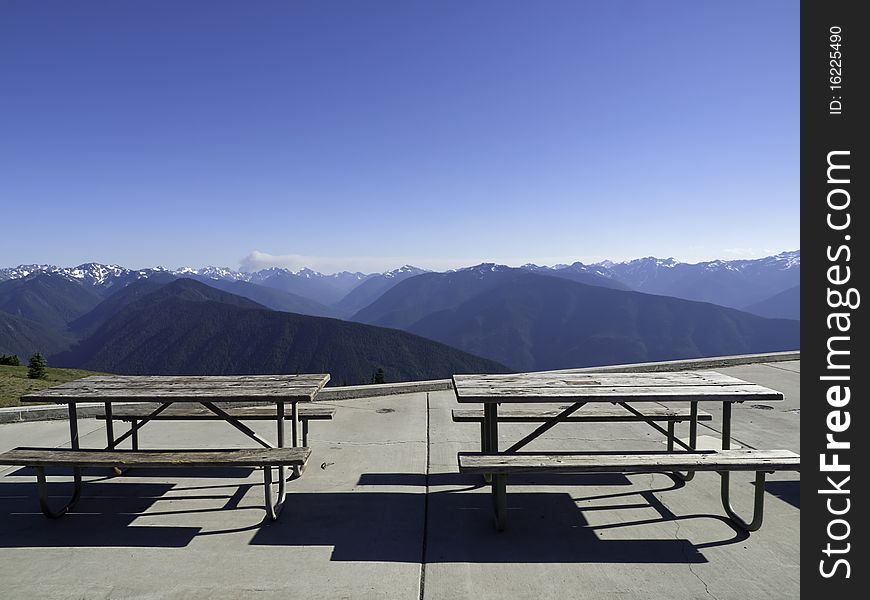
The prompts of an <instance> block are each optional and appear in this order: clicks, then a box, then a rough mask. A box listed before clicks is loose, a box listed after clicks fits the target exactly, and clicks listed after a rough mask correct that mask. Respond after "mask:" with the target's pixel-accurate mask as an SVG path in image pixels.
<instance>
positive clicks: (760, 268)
mask: <svg viewBox="0 0 870 600" xmlns="http://www.w3.org/2000/svg"><path fill="white" fill-rule="evenodd" d="M485 264H486V265H489V266H495V267H496V268H497V269H508V268H511V267H506V266H504V265H492V264H490V263H485ZM479 266H480V265H477V266H475V267H467V268H469V269H474V268H477V267H479ZM517 268H519V269H523V270H525V271H528V272H531V273H536V274H539V275H552V276H555V277H562V278H564V279H570V280H572V281H577V282H580V283H588V284H591V285H599V286H604V287H612V288H615V289H623V290H634V291H638V292H647V293H650V294H659V295H663V296H673V297H675V298H684V299H686V300H698V301H701V302H712V303H714V304H719V305H721V306H728V307H731V308H738V309H745V308H746V307H748V306H751V305H753V304H756V303H758V302H762V301H764V300H765V299H767V298H770V297H772V296H774V295H776V294H778V293H780V292H782V291H785V290H786V289H789V288H791V287H794V286H796V285H799V284H800V250H794V251H789V252H781V253H779V254H776V255H774V256H768V257H765V258H760V259H752V260H731V261H726V260H715V261H707V262H701V263H683V262H679V261H676V260H674V259H673V258H667V259H662V258H655V257H647V258H639V259H636V260H631V261H624V262H612V261H602V262H598V263H593V264H589V265H586V264H583V263H581V262H575V263H573V264H571V265H555V266H552V267H546V266H538V265H533V264H527V265H523V266H522V267H517ZM461 270H462V269H458V270H457V271H461ZM37 272H49V273H58V274H62V275H65V276H67V277H68V278H70V279H74V280H77V281H80V282H81V283H82V284H83V285H85V286H90V287H91V288H93V289H94V290H95V291H97V293H98V294H100V295H102V296H104V297H105V296H107V295H109V294H111V292H112V291H113V290H115V289H118V288H119V287H124V286H125V285H128V284H129V283H130V282H131V281H135V280H137V279H142V278H148V277H152V276H153V275H155V274H157V273H168V274H170V275H174V276H176V277H189V278H193V279H197V280H199V281H204V282H209V281H230V282H236V281H243V282H248V283H253V284H257V285H260V286H265V287H269V288H273V289H278V290H280V291H283V292H287V293H290V294H293V295H295V296H301V297H302V298H307V299H308V300H312V301H314V302H316V303H317V306H316V308H311V309H310V310H316V311H320V312H319V313H318V316H320V313H322V311H323V307H327V308H328V309H329V310H331V311H333V314H332V315H331V316H345V317H346V316H350V315H352V314H354V313H356V312H358V311H360V310H361V309H363V308H365V306H367V305H368V304H371V302H373V301H374V300H375V299H376V298H377V297H379V296H380V295H382V294H383V293H384V292H386V291H387V290H388V289H390V287H392V286H393V285H396V284H397V283H399V282H401V281H403V280H405V279H407V278H409V277H414V276H416V275H420V274H423V273H426V272H427V271H426V270H425V269H420V268H418V267H413V266H410V265H406V266H404V267H400V268H398V269H395V270H393V271H388V272H386V273H369V274H365V273H359V272H349V271H342V272H340V273H335V274H328V275H327V274H323V273H318V272H317V271H313V270H311V269H301V270H298V271H291V270H289V269H282V268H269V269H263V270H260V271H255V272H251V273H244V272H239V271H235V270H233V269H230V268H227V267H203V268H200V269H193V268H190V267H183V268H179V269H166V268H163V267H155V268H151V269H140V270H133V269H127V268H124V267H121V266H118V265H101V264H99V263H86V264H83V265H79V266H77V267H70V268H66V267H56V266H53V265H20V266H18V267H11V268H5V269H0V282H3V281H5V280H10V279H21V278H23V277H26V276H28V275H31V274H34V273H37ZM370 280H371V281H370ZM364 284H365V285H364ZM295 308H302V307H295ZM278 310H280V309H278ZM304 314H310V313H304ZM777 316H786V315H777Z"/></svg>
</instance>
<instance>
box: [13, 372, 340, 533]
mask: <svg viewBox="0 0 870 600" xmlns="http://www.w3.org/2000/svg"><path fill="white" fill-rule="evenodd" d="M328 381H329V375H328V374H303V375H226V376H150V375H149V376H136V375H94V376H91V377H85V378H83V379H77V380H75V381H70V382H67V383H64V384H61V385H58V386H55V387H52V388H48V389H45V390H40V391H38V392H33V393H31V394H27V395H25V396H23V397H22V398H21V401H22V402H40V403H44V402H53V403H56V404H66V405H67V406H68V407H69V431H70V449H71V450H73V451H77V450H79V449H80V444H79V434H78V415H77V411H76V405H77V404H81V403H89V402H102V403H103V404H104V407H105V420H106V440H107V444H106V447H105V448H104V449H103V451H104V452H103V454H100V453H98V452H95V451H91V452H90V453H89V457H88V460H89V461H90V462H89V463H88V464H94V461H99V460H102V459H109V458H110V457H116V456H121V454H120V453H119V452H118V451H117V447H118V445H119V444H120V443H121V442H123V441H124V440H126V439H127V438H128V437H131V436H135V435H136V433H137V432H138V430H139V429H141V428H142V427H143V426H145V425H146V424H147V423H148V422H149V421H151V420H153V419H155V418H156V417H159V415H160V414H161V413H163V412H164V411H167V409H169V408H170V407H171V406H172V405H173V404H177V403H186V404H188V405H190V404H199V405H200V406H202V407H203V408H204V409H205V410H207V411H209V412H210V413H213V414H214V416H215V418H217V419H220V420H223V421H225V422H226V423H228V424H229V425H231V426H232V427H234V428H236V429H238V430H239V431H241V432H242V433H244V434H245V435H246V436H248V437H249V438H251V439H252V440H254V441H255V442H257V443H258V444H259V445H260V446H262V447H264V448H269V449H276V448H278V449H280V448H285V447H286V444H285V437H286V436H285V421H286V419H285V405H286V404H289V405H290V407H291V411H290V415H289V416H290V419H289V420H290V422H291V444H290V447H291V448H299V447H300V446H299V441H300V440H299V412H298V408H297V405H298V403H299V402H308V401H312V400H314V397H315V396H316V395H317V393H318V392H319V391H320V390H321V389H323V387H324V386H325V385H326V384H327V382H328ZM120 403H123V404H131V403H149V404H153V403H157V404H158V406H156V408H154V410H153V411H152V412H150V413H149V414H148V415H146V416H144V417H143V418H142V419H141V420H138V421H136V422H135V423H134V424H133V426H131V428H130V430H129V431H127V432H125V433H124V434H123V435H120V436H118V437H116V436H115V434H114V427H113V419H112V406H113V405H114V404H120ZM264 404H266V405H271V406H274V407H275V421H276V425H277V440H276V443H274V444H273V443H272V442H270V441H268V440H266V439H264V438H262V437H261V436H260V435H258V434H257V433H256V432H254V431H253V430H252V429H251V428H250V427H248V426H247V425H245V424H244V423H242V420H244V416H240V415H239V414H238V413H237V412H234V414H230V412H228V411H230V410H231V409H232V408H233V407H249V406H252V405H264ZM199 452H201V450H199ZM217 452H218V454H215V455H214V457H218V456H220V454H219V452H220V451H217ZM224 452H225V453H226V456H227V460H228V461H230V462H232V460H238V456H239V452H238V451H237V450H235V451H234V450H226V451H224ZM180 454H181V453H176V454H175V456H172V455H167V457H168V458H166V459H165V460H166V461H167V464H172V465H176V464H183V463H184V462H185V461H184V460H179V456H180ZM273 454H274V455H275V456H276V457H277V458H276V459H275V460H276V461H279V462H280V461H284V462H280V464H279V462H275V463H274V464H276V465H277V466H278V472H279V476H278V487H279V489H278V497H277V501H276V502H271V501H270V498H269V490H268V489H267V491H266V493H267V506H266V508H267V512H268V513H269V515H270V517H272V518H275V517H276V516H277V512H278V511H279V510H280V507H281V505H282V503H283V500H284V497H285V492H286V490H285V480H286V477H285V471H284V468H285V467H284V465H285V464H292V465H293V469H294V470H295V471H296V473H297V474H298V473H299V472H301V465H299V464H298V461H297V462H293V463H291V462H288V461H290V460H291V459H294V457H296V455H295V454H288V453H283V452H278V453H273ZM32 455H33V452H31V453H30V454H29V455H24V454H23V455H22V457H17V458H19V459H21V460H24V458H26V457H28V456H31V457H32ZM73 456H75V455H73ZM161 456H163V455H161ZM197 456H199V455H193V456H192V458H193V459H194V460H196V461H199V462H197V463H196V464H201V459H197V458H196V457H197ZM242 456H245V455H244V454H242ZM266 456H268V455H264V457H261V458H258V460H260V461H262V460H265V459H266V458H265V457H266ZM214 457H212V458H214ZM13 458H14V457H13ZM182 458H184V457H182ZM188 458H191V457H188ZM58 460H67V459H58ZM148 460H151V461H152V462H153V461H154V460H157V459H155V458H153V456H152V457H151V458H150V459H149V454H147V453H143V454H142V457H141V458H135V459H130V463H129V464H145V462H146V461H148ZM161 460H163V459H161ZM34 464H35V463H34ZM258 464H262V463H258ZM265 470H266V471H267V472H268V471H270V470H271V469H270V467H265ZM266 477H267V481H268V480H269V479H270V477H271V475H270V474H269V475H267V476H266ZM74 481H75V493H74V498H75V499H77V498H78V495H79V492H80V489H81V468H80V466H76V467H75V468H74ZM268 487H269V485H268V483H267V488H268ZM41 500H42V498H41ZM69 507H70V505H67V506H66V507H64V509H62V510H61V511H49V512H51V513H53V514H49V516H57V515H59V514H63V513H64V512H66V511H67V510H68V509H69ZM43 508H44V512H45V509H46V508H47V504H44V505H43ZM46 514H48V512H47V513H46Z"/></svg>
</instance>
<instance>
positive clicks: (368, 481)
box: [357, 473, 631, 487]
mask: <svg viewBox="0 0 870 600" xmlns="http://www.w3.org/2000/svg"><path fill="white" fill-rule="evenodd" d="M510 484H511V486H515V485H580V486H582V485H631V481H630V480H629V479H628V478H627V477H626V476H625V475H622V474H619V473H592V474H589V473H579V474H574V473H520V474H516V475H511V479H510ZM357 485H383V486H409V487H410V486H416V487H426V486H427V485H428V486H429V487H441V486H466V487H482V486H483V485H485V484H484V481H483V476H481V475H475V474H468V473H430V474H429V475H428V477H427V475H426V474H425V473H363V474H362V475H360V478H359V482H358V483H357Z"/></svg>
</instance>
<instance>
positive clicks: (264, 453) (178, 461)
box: [0, 447, 311, 468]
mask: <svg viewBox="0 0 870 600" xmlns="http://www.w3.org/2000/svg"><path fill="white" fill-rule="evenodd" d="M310 455H311V449H310V448H305V447H298V448H244V449H230V450H136V451H132V450H111V451H108V450H69V449H65V448H52V449H49V448H15V449H14V450H9V451H8V452H4V453H2V454H0V464H2V465H20V466H30V467H36V466H50V465H61V466H79V467H103V466H110V467H122V468H123V467H216V466H242V467H246V466H247V467H258V466H267V465H272V466H276V465H294V466H302V465H304V464H305V463H306V462H307V461H308V458H309V456H310Z"/></svg>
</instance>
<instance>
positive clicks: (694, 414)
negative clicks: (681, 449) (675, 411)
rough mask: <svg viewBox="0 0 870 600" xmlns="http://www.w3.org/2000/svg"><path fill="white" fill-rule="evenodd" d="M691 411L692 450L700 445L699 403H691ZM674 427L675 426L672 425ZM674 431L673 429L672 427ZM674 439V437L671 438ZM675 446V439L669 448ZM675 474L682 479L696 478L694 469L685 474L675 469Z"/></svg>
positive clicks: (690, 442)
mask: <svg viewBox="0 0 870 600" xmlns="http://www.w3.org/2000/svg"><path fill="white" fill-rule="evenodd" d="M690 410H691V412H690V413H689V447H690V448H691V449H692V450H695V449H697V447H698V403H697V402H692V403H691V408H690ZM672 427H673V426H672ZM671 431H673V429H671ZM670 439H671V440H673V438H670ZM672 448H673V441H671V442H670V443H669V445H668V450H671V449H672ZM674 476H675V477H677V478H678V479H680V480H682V481H692V479H694V478H695V472H694V471H687V472H686V473H685V474H683V473H679V472H676V471H674Z"/></svg>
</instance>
